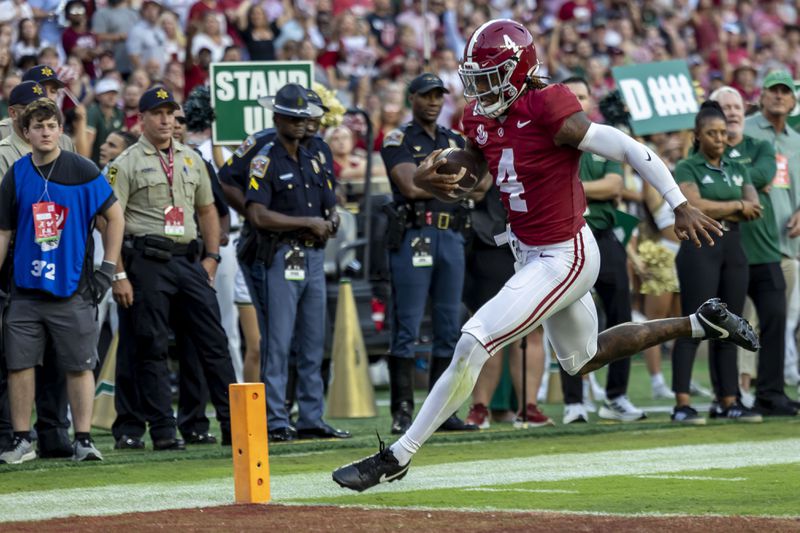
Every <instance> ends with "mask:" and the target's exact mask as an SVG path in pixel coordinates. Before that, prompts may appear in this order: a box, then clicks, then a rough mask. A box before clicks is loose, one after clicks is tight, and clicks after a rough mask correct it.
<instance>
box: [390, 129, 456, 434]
mask: <svg viewBox="0 0 800 533" xmlns="http://www.w3.org/2000/svg"><path fill="white" fill-rule="evenodd" d="M464 145H465V143H464V139H463V138H462V137H461V136H460V135H458V134H457V133H455V132H453V131H451V130H449V129H447V128H443V127H441V126H437V128H436V134H435V138H434V137H431V136H430V134H428V133H427V132H426V131H425V129H424V128H423V127H422V125H420V124H419V123H417V122H415V121H412V122H409V123H407V124H405V125H403V126H401V127H400V128H399V129H397V130H394V131H392V132H390V133H389V134H388V135H387V136H386V138H385V140H384V142H383V147H382V148H381V156H382V157H383V162H384V164H385V165H386V172H387V174H388V175H390V176H391V173H392V169H393V168H394V167H395V166H396V165H398V164H400V163H413V164H415V165H419V163H420V162H422V160H423V159H425V157H427V156H428V154H430V153H431V152H433V151H434V150H437V149H440V148H452V147H457V148H463V147H464ZM392 196H393V199H394V211H390V220H389V231H388V235H387V241H388V248H389V250H390V252H389V264H390V269H391V285H392V313H391V323H392V327H391V334H392V340H391V348H390V357H389V376H390V379H391V396H392V398H391V412H392V416H393V418H394V419H395V420H394V422H393V429H392V431H393V432H394V433H401V432H402V430H403V429H404V428H402V427H401V425H402V424H400V422H398V420H399V419H400V418H403V419H407V417H408V416H410V414H411V412H413V408H414V395H413V392H414V391H413V369H414V366H415V360H414V357H415V344H416V342H417V338H418V337H419V330H420V326H421V323H422V318H423V315H424V313H425V306H426V302H427V300H428V296H431V309H432V314H433V316H432V321H433V337H434V338H433V348H432V354H431V355H432V357H431V364H430V380H429V384H430V387H433V384H434V383H435V382H436V380H437V379H438V378H439V376H441V375H442V373H444V371H445V369H446V368H447V366H448V365H449V364H450V360H451V359H452V356H453V352H454V350H455V346H456V342H458V338H459V336H460V330H461V294H462V289H463V285H464V270H465V259H464V237H463V235H462V233H461V232H462V230H463V229H465V228H466V227H468V225H469V213H468V211H467V210H466V209H464V208H463V207H462V206H461V205H460V204H457V203H455V204H454V203H445V202H442V201H440V200H436V199H430V200H420V201H413V200H409V199H406V198H405V197H403V195H402V194H401V193H400V189H399V188H398V187H397V185H396V184H395V183H394V182H392Z"/></svg>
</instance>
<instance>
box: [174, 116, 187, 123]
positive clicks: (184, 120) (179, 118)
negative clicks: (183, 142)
mask: <svg viewBox="0 0 800 533" xmlns="http://www.w3.org/2000/svg"><path fill="white" fill-rule="evenodd" d="M175 120H177V121H178V124H186V117H175Z"/></svg>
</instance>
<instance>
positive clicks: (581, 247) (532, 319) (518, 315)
mask: <svg viewBox="0 0 800 533" xmlns="http://www.w3.org/2000/svg"><path fill="white" fill-rule="evenodd" d="M545 252H546V253H545ZM518 259H521V260H522V261H521V263H523V264H525V266H524V267H522V268H521V269H520V270H519V271H518V272H517V273H516V274H515V275H514V276H513V277H512V278H511V279H510V280H509V281H508V282H507V283H506V284H505V286H504V287H503V289H502V290H501V291H500V292H499V293H498V295H497V296H495V297H494V298H492V299H491V300H490V301H489V302H488V303H487V304H486V305H484V306H483V307H481V309H479V310H478V312H477V313H475V315H474V316H473V317H472V318H471V319H470V320H469V321H468V322H467V324H466V325H465V326H464V328H463V329H462V332H463V334H462V336H461V339H460V340H459V341H458V343H457V345H456V350H455V354H454V355H453V360H452V362H451V364H450V366H449V367H448V368H447V370H446V371H445V372H444V374H442V376H441V378H440V379H439V381H438V382H437V383H436V385H435V386H434V388H433V390H432V391H431V393H430V394H429V395H428V397H427V399H426V400H425V403H424V404H423V405H422V408H421V409H420V411H419V414H418V415H417V417H416V419H415V420H414V422H413V423H412V424H411V427H410V428H409V429H408V431H407V432H406V433H405V434H404V435H403V436H402V437H401V438H400V440H398V441H397V442H396V443H394V444H393V445H392V446H391V447H390V448H388V449H384V446H383V443H382V442H381V451H380V452H379V453H377V454H375V455H373V456H370V457H367V458H365V459H362V460H361V461H358V462H356V463H353V464H351V465H347V466H344V467H342V468H340V469H338V470H336V471H335V472H334V473H333V479H334V481H336V482H337V483H338V484H339V485H341V486H343V487H347V488H350V489H353V490H358V491H362V490H365V489H368V488H370V487H372V486H374V485H377V484H378V483H382V482H386V481H395V480H397V479H401V478H402V477H403V476H405V474H406V471H407V469H408V464H409V462H410V460H411V457H412V456H413V454H414V453H416V451H417V450H419V448H420V446H422V444H424V443H425V441H426V440H428V438H429V437H430V436H431V435H432V434H433V432H434V431H435V430H436V428H438V427H439V426H440V425H441V424H442V422H444V420H445V419H446V418H447V417H449V416H450V414H451V413H453V412H454V411H456V410H457V409H458V408H459V407H460V406H461V405H462V404H463V403H464V402H465V401H466V400H467V399H468V398H469V395H470V393H471V392H472V388H473V387H474V385H475V382H476V381H477V379H478V375H479V374H480V371H481V368H482V367H483V364H484V363H485V362H486V361H487V360H488V359H489V357H490V356H491V355H492V354H494V353H497V352H499V351H500V350H502V348H503V347H504V346H505V345H507V344H509V343H512V342H515V341H517V340H518V339H520V338H521V337H522V336H524V335H526V334H527V333H528V332H530V331H531V330H533V329H535V328H536V327H537V326H538V325H539V324H540V323H541V322H542V321H543V320H546V319H547V318H548V317H549V316H552V315H553V314H555V313H558V312H559V311H560V310H561V309H563V308H565V307H566V306H568V305H570V304H571V303H573V302H574V301H575V300H576V299H578V298H580V297H581V296H582V295H584V294H586V293H587V292H588V291H589V289H590V288H591V287H592V285H593V284H594V281H595V279H596V278H597V271H598V266H599V252H598V251H597V246H596V244H595V243H594V238H593V237H592V235H591V233H590V232H589V230H588V229H586V228H584V230H583V231H581V232H580V233H579V234H578V235H576V236H575V238H574V239H572V240H570V241H568V242H565V243H561V244H558V245H553V246H551V247H547V248H546V249H544V250H543V249H541V248H540V249H530V248H529V249H527V250H524V251H520V253H519V254H518Z"/></svg>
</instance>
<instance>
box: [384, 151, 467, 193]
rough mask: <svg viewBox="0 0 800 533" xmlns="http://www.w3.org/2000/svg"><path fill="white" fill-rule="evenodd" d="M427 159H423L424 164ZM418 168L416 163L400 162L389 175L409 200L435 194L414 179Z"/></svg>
mask: <svg viewBox="0 0 800 533" xmlns="http://www.w3.org/2000/svg"><path fill="white" fill-rule="evenodd" d="M439 152H441V150H436V152H434V153H439ZM431 155H433V154H431ZM429 157H430V156H428V158H429ZM428 158H426V159H425V161H427V160H428ZM425 161H423V164H424V163H425ZM418 168H419V167H417V166H416V165H414V163H398V164H396V165H395V166H393V167H392V170H391V171H390V172H389V177H390V178H391V180H392V181H393V182H394V184H395V185H397V188H398V189H400V194H402V195H403V197H404V198H408V199H409V200H429V199H430V198H432V197H433V194H432V193H430V192H428V191H427V190H426V189H425V188H422V187H419V186H417V184H416V181H415V180H414V175H415V172H416V170H417V169H418ZM451 201H452V199H451Z"/></svg>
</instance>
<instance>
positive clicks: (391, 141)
mask: <svg viewBox="0 0 800 533" xmlns="http://www.w3.org/2000/svg"><path fill="white" fill-rule="evenodd" d="M404 136H405V134H404V133H403V132H402V131H400V130H392V131H390V132H389V133H388V134H387V135H386V137H384V138H383V147H384V148H388V147H390V146H400V145H401V144H402V143H403V137H404Z"/></svg>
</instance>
